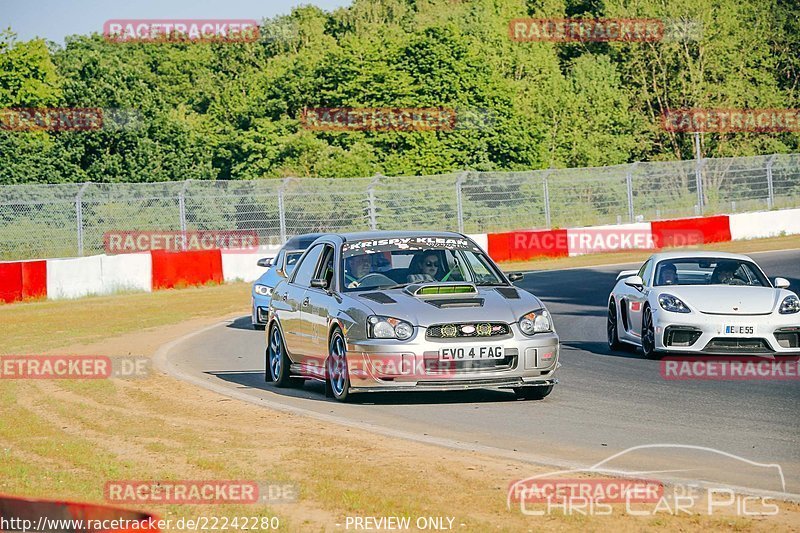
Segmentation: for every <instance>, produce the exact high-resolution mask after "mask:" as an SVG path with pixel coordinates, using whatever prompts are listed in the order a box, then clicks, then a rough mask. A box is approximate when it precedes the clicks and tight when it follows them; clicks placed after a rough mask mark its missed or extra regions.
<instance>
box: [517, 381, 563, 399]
mask: <svg viewBox="0 0 800 533" xmlns="http://www.w3.org/2000/svg"><path fill="white" fill-rule="evenodd" d="M551 392H553V386H552V385H547V386H541V385H540V386H537V387H517V388H515V389H514V394H516V395H517V398H519V399H521V400H544V399H545V398H546V397H547V396H548V395H549V394H550V393H551Z"/></svg>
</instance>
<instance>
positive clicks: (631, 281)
mask: <svg viewBox="0 0 800 533" xmlns="http://www.w3.org/2000/svg"><path fill="white" fill-rule="evenodd" d="M625 285H627V286H628V287H633V288H634V289H636V290H637V291H641V290H642V289H644V281H642V278H640V277H639V276H631V277H629V278H625Z"/></svg>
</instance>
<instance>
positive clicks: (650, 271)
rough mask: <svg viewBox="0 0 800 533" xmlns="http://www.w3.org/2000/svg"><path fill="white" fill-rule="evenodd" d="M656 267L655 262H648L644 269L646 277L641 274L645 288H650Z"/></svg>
mask: <svg viewBox="0 0 800 533" xmlns="http://www.w3.org/2000/svg"><path fill="white" fill-rule="evenodd" d="M654 265H655V263H654V262H653V261H648V262H647V263H645V265H644V269H643V270H644V275H643V276H642V275H641V274H639V275H640V276H641V277H642V280H643V281H644V285H645V287H649V286H650V277H651V276H652V275H653V266H654Z"/></svg>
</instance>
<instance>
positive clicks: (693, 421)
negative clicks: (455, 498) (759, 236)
mask: <svg viewBox="0 0 800 533" xmlns="http://www.w3.org/2000/svg"><path fill="white" fill-rule="evenodd" d="M752 255H753V258H754V259H756V261H757V262H758V263H759V264H760V265H761V266H762V268H763V269H764V270H765V271H766V273H767V275H768V276H769V277H770V278H771V279H772V278H774V277H776V276H782V277H785V278H787V279H789V280H790V281H791V283H792V287H791V288H792V290H793V291H795V292H796V293H800V250H793V251H783V252H765V253H755V254H752ZM638 266H639V265H635V264H633V265H615V266H606V267H597V268H579V269H571V270H561V271H543V272H532V273H528V274H527V275H526V277H525V279H524V280H523V281H522V282H520V283H519V286H521V287H523V288H525V289H527V290H530V291H533V292H534V293H535V294H537V295H538V296H540V297H541V298H542V299H543V300H544V301H545V302H546V304H547V306H548V308H549V310H550V311H551V313H552V314H553V315H554V320H555V325H556V328H557V331H558V333H559V335H560V337H561V343H562V351H561V363H562V365H563V366H562V367H561V369H560V370H559V372H558V374H557V375H558V377H559V379H560V384H559V385H557V386H556V388H555V390H554V391H553V393H552V394H551V395H550V396H549V397H548V398H547V399H545V400H544V401H539V402H537V401H517V400H516V399H515V398H514V395H513V394H512V393H509V392H500V391H464V392H444V393H416V394H412V393H402V394H391V393H383V394H373V395H364V396H357V397H356V400H355V403H352V404H339V403H337V402H335V401H333V400H331V399H327V398H326V397H325V395H324V388H323V386H322V384H316V383H312V382H307V383H306V386H305V387H304V388H302V389H276V388H274V387H273V386H272V385H269V384H266V383H265V382H264V348H265V339H264V333H263V332H260V331H254V330H252V329H251V328H250V318H249V316H243V317H241V318H240V319H237V320H235V321H233V322H231V323H228V324H221V325H218V326H215V327H213V328H211V329H208V330H205V331H203V332H200V333H199V334H196V335H194V336H192V337H190V338H187V339H185V340H183V341H181V342H179V343H177V344H175V345H174V346H172V348H171V349H170V350H169V353H168V355H167V359H168V361H169V364H168V365H167V366H168V367H169V368H170V369H171V371H172V372H173V373H176V374H182V375H183V377H187V376H188V377H190V378H191V379H192V381H194V382H199V381H200V380H202V382H203V383H206V384H209V385H211V386H213V387H214V388H216V389H217V390H219V386H220V385H222V386H224V387H225V390H226V391H230V392H231V394H234V395H239V396H241V395H242V394H245V395H247V396H248V397H249V398H250V399H251V401H256V402H258V399H263V400H266V401H268V402H272V403H273V404H274V403H280V404H282V405H285V406H288V407H289V408H293V409H302V410H306V411H311V412H313V413H317V414H318V415H320V416H322V417H326V418H331V417H333V418H334V419H339V420H345V421H346V423H350V424H354V425H361V426H364V425H366V426H369V427H378V428H384V429H386V430H387V431H388V432H389V433H394V434H403V435H406V436H411V437H412V438H417V437H418V438H420V439H421V440H427V441H437V440H440V439H446V440H447V444H449V445H455V446H459V447H464V448H467V449H476V450H485V448H486V447H488V448H492V449H494V451H495V453H501V454H503V455H506V456H509V457H515V458H519V459H521V460H526V461H534V462H545V463H551V464H556V465H560V466H561V468H559V467H554V468H553V470H560V469H564V467H565V466H576V465H580V466H581V467H588V466H589V465H592V464H594V463H597V462H599V461H602V460H604V459H606V458H608V457H610V456H612V455H614V454H617V453H619V452H623V451H625V450H626V449H628V448H631V447H634V446H641V445H652V444H659V445H662V444H669V445H677V446H669V447H663V446H658V447H651V448H646V449H639V450H634V451H631V452H628V453H624V454H622V455H621V456H619V457H617V458H615V459H613V460H612V461H609V462H608V463H607V464H605V465H604V468H605V469H608V470H622V471H625V472H638V473H640V474H641V476H642V477H645V474H644V473H645V472H646V473H647V477H649V478H653V477H655V478H659V479H666V480H701V481H705V482H708V483H710V484H711V485H712V486H717V485H719V486H723V485H724V486H733V487H740V488H746V489H750V490H752V491H768V492H784V490H783V485H782V483H781V476H780V473H781V472H782V474H783V476H784V478H785V492H786V493H789V494H791V495H792V496H791V498H792V499H796V498H798V497H800V496H799V495H800V409H799V408H798V406H799V405H800V381H798V380H797V379H794V380H787V381H780V380H773V381H765V380H761V381H755V380H750V381H667V380H664V379H663V378H662V377H661V374H660V371H659V369H660V363H659V362H658V361H648V360H646V359H644V358H643V357H642V356H641V355H640V354H638V353H636V352H633V353H626V352H620V353H610V352H609V350H608V348H607V347H606V341H605V335H606V333H605V324H606V302H607V298H608V295H609V292H610V290H611V288H612V287H613V285H614V282H615V278H616V274H617V273H618V272H619V271H620V270H623V269H629V268H636V267H638ZM245 311H246V309H243V313H244V312H245ZM311 423H312V424H313V420H311ZM701 448H709V449H701ZM720 452H723V453H720ZM724 454H729V455H724ZM528 475H530V474H527V473H525V472H520V477H521V478H524V477H527V476H528ZM509 481H511V480H509Z"/></svg>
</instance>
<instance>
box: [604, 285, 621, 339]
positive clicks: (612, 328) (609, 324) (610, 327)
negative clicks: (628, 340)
mask: <svg viewBox="0 0 800 533" xmlns="http://www.w3.org/2000/svg"><path fill="white" fill-rule="evenodd" d="M606 333H607V337H608V349H609V350H611V351H618V350H621V349H622V343H621V342H619V331H618V326H617V304H616V302H615V301H614V299H613V298H612V299H611V301H610V302H609V304H608V320H607V321H606Z"/></svg>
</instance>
